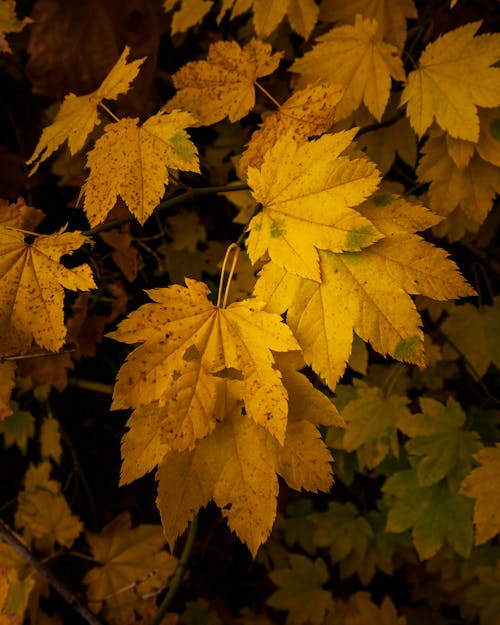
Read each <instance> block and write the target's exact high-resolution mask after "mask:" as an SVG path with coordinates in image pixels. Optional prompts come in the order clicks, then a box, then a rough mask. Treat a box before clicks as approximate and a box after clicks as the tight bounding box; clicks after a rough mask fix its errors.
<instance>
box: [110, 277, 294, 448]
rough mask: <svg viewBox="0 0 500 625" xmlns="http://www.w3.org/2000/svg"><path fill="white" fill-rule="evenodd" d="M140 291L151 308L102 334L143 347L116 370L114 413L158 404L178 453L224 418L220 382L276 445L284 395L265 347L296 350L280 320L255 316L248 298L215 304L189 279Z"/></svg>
mask: <svg viewBox="0 0 500 625" xmlns="http://www.w3.org/2000/svg"><path fill="white" fill-rule="evenodd" d="M147 293H148V295H149V296H150V297H151V299H153V301H154V302H155V303H152V304H145V305H144V306H142V307H141V308H140V309H138V310H137V311H134V312H132V313H131V314H130V315H129V317H128V318H127V319H125V320H124V321H123V322H122V323H121V324H120V325H119V327H118V329H117V330H116V331H115V332H111V333H110V334H109V335H108V336H111V337H113V338H115V339H117V340H120V341H123V342H127V343H138V342H141V343H143V344H142V345H140V346H139V347H137V348H136V349H135V350H134V351H133V352H131V353H130V354H129V356H128V358H127V361H126V362H125V363H124V364H123V366H122V367H121V369H120V371H119V373H118V377H117V381H116V385H115V390H114V397H113V408H129V407H137V406H140V405H143V404H146V403H150V402H153V401H155V400H159V401H160V405H163V406H165V411H166V416H165V420H166V421H165V428H166V430H167V432H170V436H169V438H168V441H169V444H170V445H171V446H172V447H173V448H174V449H179V450H182V449H186V448H190V447H193V446H194V444H195V441H196V440H197V439H198V438H202V437H204V436H206V435H207V434H208V433H209V432H210V431H211V430H212V429H213V428H214V427H215V425H216V422H217V418H223V417H224V410H225V408H224V405H225V401H222V402H221V399H224V393H221V392H219V390H220V388H221V385H225V384H227V385H228V386H230V387H231V386H233V387H236V386H237V387H238V391H237V392H238V393H239V394H240V398H241V399H242V400H243V401H244V402H245V407H246V411H247V413H248V415H250V416H251V417H252V418H253V419H254V420H255V421H256V423H260V424H261V425H262V426H263V427H265V428H266V429H268V430H269V432H271V433H272V434H273V435H274V436H276V438H277V439H278V440H280V441H281V442H282V441H283V438H284V435H285V429H286V420H287V412H288V404H287V393H286V390H285V388H284V386H283V384H282V382H281V376H280V373H279V372H278V371H277V370H276V369H275V368H274V367H273V365H274V359H273V356H272V353H271V350H273V351H289V350H295V349H297V348H298V346H297V343H296V341H295V339H294V338H293V336H292V334H291V332H290V330H289V328H288V327H287V326H286V325H285V324H284V323H282V320H281V319H280V317H279V316H278V315H274V314H270V313H266V312H264V311H262V308H263V307H264V303H263V302H258V301H256V300H252V299H249V300H245V301H243V302H235V303H233V304H231V305H230V306H228V307H227V308H220V307H218V306H214V305H213V304H212V303H211V302H210V301H209V300H208V299H207V295H208V293H209V290H208V287H207V286H206V285H204V284H203V283H201V282H197V281H195V280H190V279H186V286H185V287H182V286H179V285H173V286H170V287H168V288H166V289H153V290H149V291H147ZM240 387H241V388H240Z"/></svg>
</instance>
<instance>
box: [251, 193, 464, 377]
mask: <svg viewBox="0 0 500 625" xmlns="http://www.w3.org/2000/svg"><path fill="white" fill-rule="evenodd" d="M361 212H362V213H363V215H366V217H368V219H369V220H370V222H371V223H373V224H374V226H375V227H376V228H377V231H379V232H381V233H382V234H383V235H385V236H384V238H382V239H381V240H379V241H377V242H375V243H374V244H373V245H371V246H370V247H368V248H365V249H363V250H362V251H360V252H357V253H355V252H344V253H340V254H333V253H331V252H327V251H320V252H319V259H320V274H321V281H320V282H316V281H313V280H308V279H305V278H303V277H300V276H297V275H294V274H292V273H290V272H287V271H286V269H284V268H281V267H279V266H278V265H277V264H275V263H268V264H267V265H265V266H264V268H263V270H262V272H261V274H260V278H259V280H258V281H257V285H256V288H255V294H256V296H257V297H258V298H259V299H262V300H264V301H266V302H267V308H266V309H267V310H270V311H272V312H275V313H280V314H281V313H283V312H285V310H288V313H287V324H288V325H289V326H290V328H291V329H292V332H293V333H294V336H295V337H296V338H297V340H298V342H299V344H300V345H301V347H302V349H303V351H304V358H305V361H306V362H307V363H308V364H310V365H311V366H312V367H313V369H314V370H315V371H316V372H317V373H318V374H319V375H320V376H322V377H323V378H324V379H325V380H326V382H327V383H328V385H329V386H330V387H331V388H334V387H335V384H336V383H337V380H338V379H339V377H340V376H341V375H342V374H343V372H344V370H345V366H346V362H347V360H348V358H349V354H350V352H351V345H352V340H353V339H352V337H353V330H355V331H356V333H357V334H358V336H360V337H361V338H362V339H363V340H365V341H369V342H370V343H371V345H372V347H373V348H374V349H375V350H377V351H378V352H380V353H381V354H384V355H385V354H390V355H391V356H394V357H395V358H397V359H399V360H403V361H406V362H412V363H416V364H420V365H423V364H424V362H425V361H424V356H423V333H422V330H421V329H420V325H421V320H420V316H419V314H418V313H417V311H416V308H415V305H414V303H413V301H412V299H411V298H410V296H409V294H417V293H420V294H423V295H427V296H428V297H432V298H434V299H450V298H454V297H458V296H462V295H472V294H473V293H474V290H473V289H472V288H471V287H470V286H469V285H468V284H467V283H466V282H465V280H464V279H463V278H462V277H461V275H460V274H459V273H458V271H457V268H456V265H455V264H454V263H453V262H452V261H450V260H449V259H447V255H446V253H445V252H444V251H443V250H441V249H438V248H436V247H434V246H433V245H431V244H430V243H427V242H426V241H424V240H423V239H422V238H420V237H419V236H417V235H415V234H413V233H414V232H415V231H416V230H422V229H425V228H427V227H429V226H432V225H433V224H435V223H436V221H438V220H439V218H438V217H436V216H435V215H433V214H432V213H431V212H430V211H429V210H427V209H425V208H424V207H423V206H420V205H418V204H410V203H408V202H407V201H406V200H404V199H402V198H401V199H399V198H397V197H393V196H391V195H390V194H380V195H378V196H375V200H374V201H372V202H369V203H367V204H365V205H364V206H363V207H362V209H361Z"/></svg>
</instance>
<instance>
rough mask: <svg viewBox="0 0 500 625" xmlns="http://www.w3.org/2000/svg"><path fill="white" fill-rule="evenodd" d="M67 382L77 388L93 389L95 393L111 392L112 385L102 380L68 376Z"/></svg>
mask: <svg viewBox="0 0 500 625" xmlns="http://www.w3.org/2000/svg"><path fill="white" fill-rule="evenodd" d="M68 384H71V386H76V387H77V388H84V389H85V390H87V391H94V392H95V393H103V394H104V395H112V394H113V386H112V385H111V384H104V383H103V382H96V381H95V380H82V379H81V378H74V377H72V376H69V377H68Z"/></svg>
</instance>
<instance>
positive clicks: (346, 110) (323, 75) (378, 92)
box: [290, 15, 405, 121]
mask: <svg viewBox="0 0 500 625" xmlns="http://www.w3.org/2000/svg"><path fill="white" fill-rule="evenodd" d="M332 58H337V59H342V62H339V63H332ZM290 70H291V71H292V72H297V73H299V74H300V75H301V76H300V80H299V82H298V85H299V86H304V85H306V84H308V83H311V82H315V81H318V80H319V81H323V82H324V81H329V82H332V83H336V84H340V85H345V87H346V91H345V93H344V97H343V98H342V100H341V101H340V102H339V104H338V106H337V118H338V119H343V118H344V117H347V116H348V115H349V114H350V113H352V112H353V111H355V110H356V109H357V108H359V106H360V105H361V102H364V104H365V105H366V107H367V108H368V110H369V111H370V113H371V114H372V115H373V116H374V117H375V118H376V119H377V120H378V121H380V120H381V119H382V115H383V114H384V111H385V107H386V105H387V102H388V100H389V94H390V90H391V76H392V78H394V79H395V80H405V71H404V68H403V63H402V61H401V58H400V53H399V52H398V50H397V48H395V47H394V46H393V45H392V44H389V43H386V42H385V41H382V40H381V38H380V34H379V32H378V24H377V21H376V20H370V19H363V18H362V17H361V15H356V20H355V23H354V25H353V26H351V25H346V26H337V27H335V28H332V29H331V30H330V31H328V32H327V33H325V34H324V35H321V37H318V39H317V43H316V44H315V46H314V47H313V49H312V50H311V51H310V52H306V54H304V56H303V57H302V58H300V59H296V60H295V61H294V63H293V65H292V66H291V68H290Z"/></svg>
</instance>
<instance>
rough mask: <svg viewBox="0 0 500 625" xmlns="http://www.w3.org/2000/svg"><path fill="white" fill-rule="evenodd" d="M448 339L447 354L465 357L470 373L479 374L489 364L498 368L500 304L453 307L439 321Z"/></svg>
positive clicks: (499, 355)
mask: <svg viewBox="0 0 500 625" xmlns="http://www.w3.org/2000/svg"><path fill="white" fill-rule="evenodd" d="M441 330H442V331H443V332H444V334H445V335H446V336H447V337H448V339H449V340H450V345H445V348H446V350H447V353H448V352H451V354H453V355H456V354H458V355H459V356H465V358H466V359H467V362H466V366H469V367H470V368H471V369H472V370H471V373H472V375H478V376H479V377H483V376H484V375H485V374H486V372H487V371H488V368H489V366H490V365H491V364H494V365H495V366H496V367H497V368H498V369H500V306H499V301H498V298H496V299H495V302H494V303H493V305H492V306H486V305H485V306H480V307H479V308H477V307H476V306H473V305H472V304H467V303H466V304H462V305H460V306H456V307H455V308H453V310H452V311H451V312H450V315H449V316H448V317H447V318H446V319H445V320H444V321H443V323H442V324H441Z"/></svg>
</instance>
